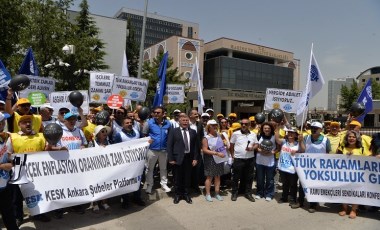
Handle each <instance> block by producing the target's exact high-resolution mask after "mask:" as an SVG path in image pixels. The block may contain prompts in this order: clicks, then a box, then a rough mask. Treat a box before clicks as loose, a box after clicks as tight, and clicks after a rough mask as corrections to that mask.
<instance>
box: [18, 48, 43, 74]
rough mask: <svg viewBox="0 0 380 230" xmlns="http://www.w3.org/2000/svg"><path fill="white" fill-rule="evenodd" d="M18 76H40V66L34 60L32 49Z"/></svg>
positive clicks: (26, 56)
mask: <svg viewBox="0 0 380 230" xmlns="http://www.w3.org/2000/svg"><path fill="white" fill-rule="evenodd" d="M18 74H26V75H33V76H39V72H38V66H37V63H36V60H35V59H34V56H33V51H32V48H29V49H28V52H27V53H26V55H25V58H24V61H23V62H22V65H21V67H20V70H19V71H18Z"/></svg>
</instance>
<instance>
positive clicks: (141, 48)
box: [137, 0, 148, 78]
mask: <svg viewBox="0 0 380 230" xmlns="http://www.w3.org/2000/svg"><path fill="white" fill-rule="evenodd" d="M147 12H148V0H145V11H144V17H143V25H142V32H141V42H140V59H139V68H138V72H137V78H141V74H142V65H143V58H144V57H143V56H144V42H145V25H146V15H147Z"/></svg>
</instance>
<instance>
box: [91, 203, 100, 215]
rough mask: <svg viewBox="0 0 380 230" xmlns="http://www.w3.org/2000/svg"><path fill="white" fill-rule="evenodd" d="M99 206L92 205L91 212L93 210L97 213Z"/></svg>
mask: <svg viewBox="0 0 380 230" xmlns="http://www.w3.org/2000/svg"><path fill="white" fill-rule="evenodd" d="M99 211H100V210H99V206H98V205H97V204H96V205H94V206H92V212H94V213H99Z"/></svg>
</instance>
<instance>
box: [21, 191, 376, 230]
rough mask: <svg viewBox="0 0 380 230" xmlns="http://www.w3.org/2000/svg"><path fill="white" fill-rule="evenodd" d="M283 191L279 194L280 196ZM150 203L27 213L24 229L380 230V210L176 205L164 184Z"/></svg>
mask: <svg viewBox="0 0 380 230" xmlns="http://www.w3.org/2000/svg"><path fill="white" fill-rule="evenodd" d="M278 195H279V194H277V195H276V197H277V196H278ZM146 198H147V199H149V200H150V201H148V204H147V206H146V207H139V206H135V205H133V204H132V205H131V206H130V207H129V209H127V210H124V209H121V207H120V205H119V204H118V200H116V199H114V200H113V202H112V203H111V207H112V210H110V211H107V212H106V211H101V213H100V214H95V213H92V212H91V210H90V209H88V210H87V211H86V213H85V214H83V215H80V214H77V213H67V214H65V215H64V218H63V219H60V220H57V219H54V218H52V221H51V222H49V223H41V222H33V221H30V219H29V218H26V221H25V223H24V224H23V225H22V226H21V229H27V230H29V229H57V230H61V229H62V230H67V229H86V230H103V229H105V230H114V229H115V230H119V229H136V230H137V229H157V230H159V229H242V230H243V229H279V228H281V229H282V230H288V229H289V230H295V229H309V230H310V229H337V230H341V229H345V230H349V229H366V230H371V229H379V224H380V222H379V220H380V212H377V213H371V212H364V213H359V216H358V217H357V218H356V219H354V220H351V219H349V218H348V217H347V216H346V217H340V216H338V214H337V213H338V211H340V210H339V209H340V206H339V205H331V204H326V205H321V207H320V208H319V209H318V211H317V212H316V213H314V214H311V213H308V212H307V210H305V209H291V208H290V207H289V206H288V204H279V203H277V201H276V200H273V201H271V202H267V201H265V200H263V199H261V200H257V201H256V202H254V203H251V202H249V201H248V200H247V199H245V198H244V197H243V196H239V198H238V200H237V201H236V202H233V201H231V200H230V194H228V196H224V198H225V200H224V201H217V200H214V202H212V203H211V202H206V201H205V199H204V196H198V197H193V204H191V205H190V204H187V203H186V202H185V201H183V200H182V201H181V202H180V203H179V204H177V205H175V204H173V202H172V198H170V197H168V196H167V195H166V194H164V193H163V192H162V191H161V190H160V189H158V190H156V193H155V194H154V195H151V196H150V197H146Z"/></svg>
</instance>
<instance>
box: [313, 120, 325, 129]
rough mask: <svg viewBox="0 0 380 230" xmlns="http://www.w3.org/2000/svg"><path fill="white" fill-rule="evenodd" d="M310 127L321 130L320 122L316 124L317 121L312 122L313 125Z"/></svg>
mask: <svg viewBox="0 0 380 230" xmlns="http://www.w3.org/2000/svg"><path fill="white" fill-rule="evenodd" d="M310 126H311V127H317V128H320V129H322V128H323V126H322V124H321V123H320V122H318V121H314V122H313V123H311V125H310Z"/></svg>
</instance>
